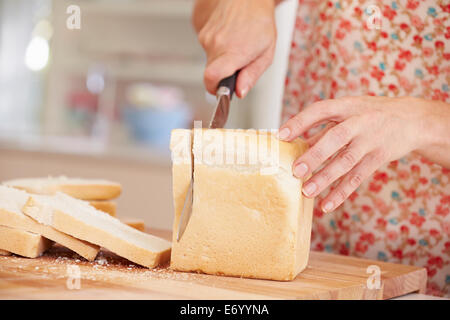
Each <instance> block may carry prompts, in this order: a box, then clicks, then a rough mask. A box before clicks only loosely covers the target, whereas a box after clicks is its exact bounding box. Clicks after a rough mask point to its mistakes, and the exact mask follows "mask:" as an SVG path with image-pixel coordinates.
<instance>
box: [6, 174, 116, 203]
mask: <svg viewBox="0 0 450 320" xmlns="http://www.w3.org/2000/svg"><path fill="white" fill-rule="evenodd" d="M3 184H4V185H7V186H9V187H14V188H17V189H21V190H25V191H27V192H29V193H35V194H46V195H52V194H55V193H56V192H63V193H66V194H68V195H70V196H72V197H74V198H77V199H82V200H111V199H114V198H117V197H118V196H119V195H120V193H121V192H122V187H121V185H120V184H119V183H116V182H112V181H108V180H100V179H81V178H67V177H65V176H59V177H48V178H29V179H16V180H9V181H5V182H3Z"/></svg>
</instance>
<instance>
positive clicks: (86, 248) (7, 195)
mask: <svg viewBox="0 0 450 320" xmlns="http://www.w3.org/2000/svg"><path fill="white" fill-rule="evenodd" d="M29 197H30V195H29V194H27V193H26V192H25V191H22V190H18V189H15V188H9V187H5V186H0V225H3V226H7V227H10V228H16V229H21V230H23V231H29V232H32V233H36V234H40V235H42V236H44V237H46V238H48V239H50V240H53V241H55V242H57V243H59V244H61V245H63V246H65V247H66V248H69V249H71V250H72V251H74V252H76V253H78V254H79V255H80V256H82V257H83V258H85V259H87V260H89V261H92V260H94V259H95V257H96V256H97V253H98V251H99V250H100V247H99V246H97V245H94V244H92V243H89V242H86V241H82V240H78V239H76V238H74V237H72V236H70V235H68V234H65V233H63V232H60V231H58V230H56V229H54V228H52V227H50V226H46V225H43V224H41V223H39V222H37V221H36V220H34V219H32V218H30V217H28V216H26V215H25V214H23V213H22V208H23V206H24V205H25V203H26V202H27V201H28V198H29Z"/></svg>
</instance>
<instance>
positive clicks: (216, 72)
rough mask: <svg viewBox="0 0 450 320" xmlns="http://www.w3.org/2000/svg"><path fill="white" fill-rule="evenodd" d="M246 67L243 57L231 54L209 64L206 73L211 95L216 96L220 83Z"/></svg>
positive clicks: (207, 87) (205, 78)
mask: <svg viewBox="0 0 450 320" xmlns="http://www.w3.org/2000/svg"><path fill="white" fill-rule="evenodd" d="M244 65H245V62H244V61H243V60H242V58H241V57H239V56H237V55H235V54H231V53H226V54H224V55H221V56H219V57H217V58H216V59H214V60H212V61H211V62H208V64H207V66H206V69H205V73H204V82H205V87H206V90H207V91H208V92H209V93H211V94H216V90H217V86H218V85H219V82H220V81H221V80H222V79H225V78H227V77H229V76H231V75H232V74H233V73H235V72H236V71H237V70H239V69H240V68H242V66H244Z"/></svg>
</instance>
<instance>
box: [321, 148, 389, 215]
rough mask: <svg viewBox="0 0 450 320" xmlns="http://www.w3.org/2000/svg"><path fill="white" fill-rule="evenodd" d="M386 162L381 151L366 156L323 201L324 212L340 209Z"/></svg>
mask: <svg viewBox="0 0 450 320" xmlns="http://www.w3.org/2000/svg"><path fill="white" fill-rule="evenodd" d="M385 161H386V158H385V157H384V155H383V152H381V151H372V152H370V153H368V154H367V155H366V156H364V157H363V159H362V160H361V162H359V163H358V164H357V165H356V166H355V167H354V168H353V169H352V170H350V172H348V173H347V174H346V175H345V176H344V177H343V178H342V180H341V182H339V184H338V185H337V187H336V188H335V189H334V190H333V191H331V192H330V193H329V194H328V195H327V196H326V197H325V198H324V199H323V200H322V203H321V207H322V210H323V211H324V212H331V211H333V210H335V209H336V208H337V207H339V206H340V205H341V204H342V203H343V202H344V200H345V199H347V198H348V197H349V196H350V195H351V194H352V193H353V192H354V191H355V190H356V189H357V188H358V187H359V186H360V185H361V183H362V182H363V181H364V180H365V179H367V178H368V177H369V176H370V175H371V174H372V173H374V172H375V170H377V169H378V168H379V167H380V166H381V165H383V163H384V162H385Z"/></svg>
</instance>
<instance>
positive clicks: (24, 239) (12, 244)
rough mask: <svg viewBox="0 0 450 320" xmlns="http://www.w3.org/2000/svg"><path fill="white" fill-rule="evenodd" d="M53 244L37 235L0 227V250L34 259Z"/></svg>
mask: <svg viewBox="0 0 450 320" xmlns="http://www.w3.org/2000/svg"><path fill="white" fill-rule="evenodd" d="M52 244H53V242H52V241H50V240H48V239H46V238H44V237H42V236H41V235H39V234H36V233H32V232H28V231H23V230H20V229H15V228H10V227H5V226H0V249H1V250H5V251H9V252H12V253H14V254H18V255H19V256H23V257H27V258H36V257H39V256H40V255H42V253H43V252H44V251H45V250H47V249H48V248H50V247H51V246H52Z"/></svg>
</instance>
